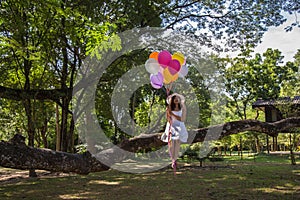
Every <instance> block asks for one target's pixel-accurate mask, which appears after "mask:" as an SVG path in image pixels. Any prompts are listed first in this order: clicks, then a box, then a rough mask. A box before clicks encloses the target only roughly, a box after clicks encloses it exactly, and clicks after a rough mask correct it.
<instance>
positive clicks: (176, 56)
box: [172, 52, 184, 65]
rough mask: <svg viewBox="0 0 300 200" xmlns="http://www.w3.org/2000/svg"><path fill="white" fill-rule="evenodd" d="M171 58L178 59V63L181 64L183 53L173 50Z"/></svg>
mask: <svg viewBox="0 0 300 200" xmlns="http://www.w3.org/2000/svg"><path fill="white" fill-rule="evenodd" d="M172 59H174V60H178V61H179V62H180V65H183V63H184V55H183V54H182V53H180V52H175V53H174V54H173V55H172Z"/></svg>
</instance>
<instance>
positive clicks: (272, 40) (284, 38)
mask: <svg viewBox="0 0 300 200" xmlns="http://www.w3.org/2000/svg"><path fill="white" fill-rule="evenodd" d="M294 21H295V18H294V17H292V16H289V17H288V20H287V22H285V23H284V24H283V25H281V26H279V27H271V28H269V30H268V31H267V32H266V33H265V35H264V37H263V39H262V41H263V42H262V43H261V44H259V45H258V46H257V47H256V48H255V52H257V53H262V52H265V51H266V50H267V48H273V49H279V51H281V52H282V55H283V56H284V61H285V62H286V61H293V60H294V59H293V56H294V55H295V54H296V52H297V49H300V28H297V27H294V28H293V30H292V31H291V32H286V31H285V30H284V28H285V27H286V26H288V25H289V24H291V23H293V22H294Z"/></svg>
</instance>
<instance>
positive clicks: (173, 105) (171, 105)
mask: <svg viewBox="0 0 300 200" xmlns="http://www.w3.org/2000/svg"><path fill="white" fill-rule="evenodd" d="M175 98H176V95H174V96H172V99H171V103H170V108H171V110H174V109H175V103H174V100H175ZM178 107H179V110H181V104H179V105H178Z"/></svg>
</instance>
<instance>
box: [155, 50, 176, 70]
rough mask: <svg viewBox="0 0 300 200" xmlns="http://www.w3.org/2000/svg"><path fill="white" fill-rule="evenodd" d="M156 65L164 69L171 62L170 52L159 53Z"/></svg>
mask: <svg viewBox="0 0 300 200" xmlns="http://www.w3.org/2000/svg"><path fill="white" fill-rule="evenodd" d="M157 60H158V63H159V64H160V65H161V66H162V67H163V68H166V67H167V66H168V65H169V63H170V61H171V60H172V55H171V54H170V52H168V51H166V50H164V51H161V52H160V53H159V54H158V59H157Z"/></svg>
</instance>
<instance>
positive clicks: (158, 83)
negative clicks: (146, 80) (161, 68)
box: [150, 72, 164, 89]
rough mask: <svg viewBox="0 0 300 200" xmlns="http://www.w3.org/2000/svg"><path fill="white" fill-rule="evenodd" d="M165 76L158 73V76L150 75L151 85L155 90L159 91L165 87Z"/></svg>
mask: <svg viewBox="0 0 300 200" xmlns="http://www.w3.org/2000/svg"><path fill="white" fill-rule="evenodd" d="M163 81H164V76H163V75H162V73H160V72H158V73H157V74H156V75H154V74H151V75H150V83H151V85H152V87H153V88H155V89H159V88H161V87H162V86H163Z"/></svg>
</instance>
